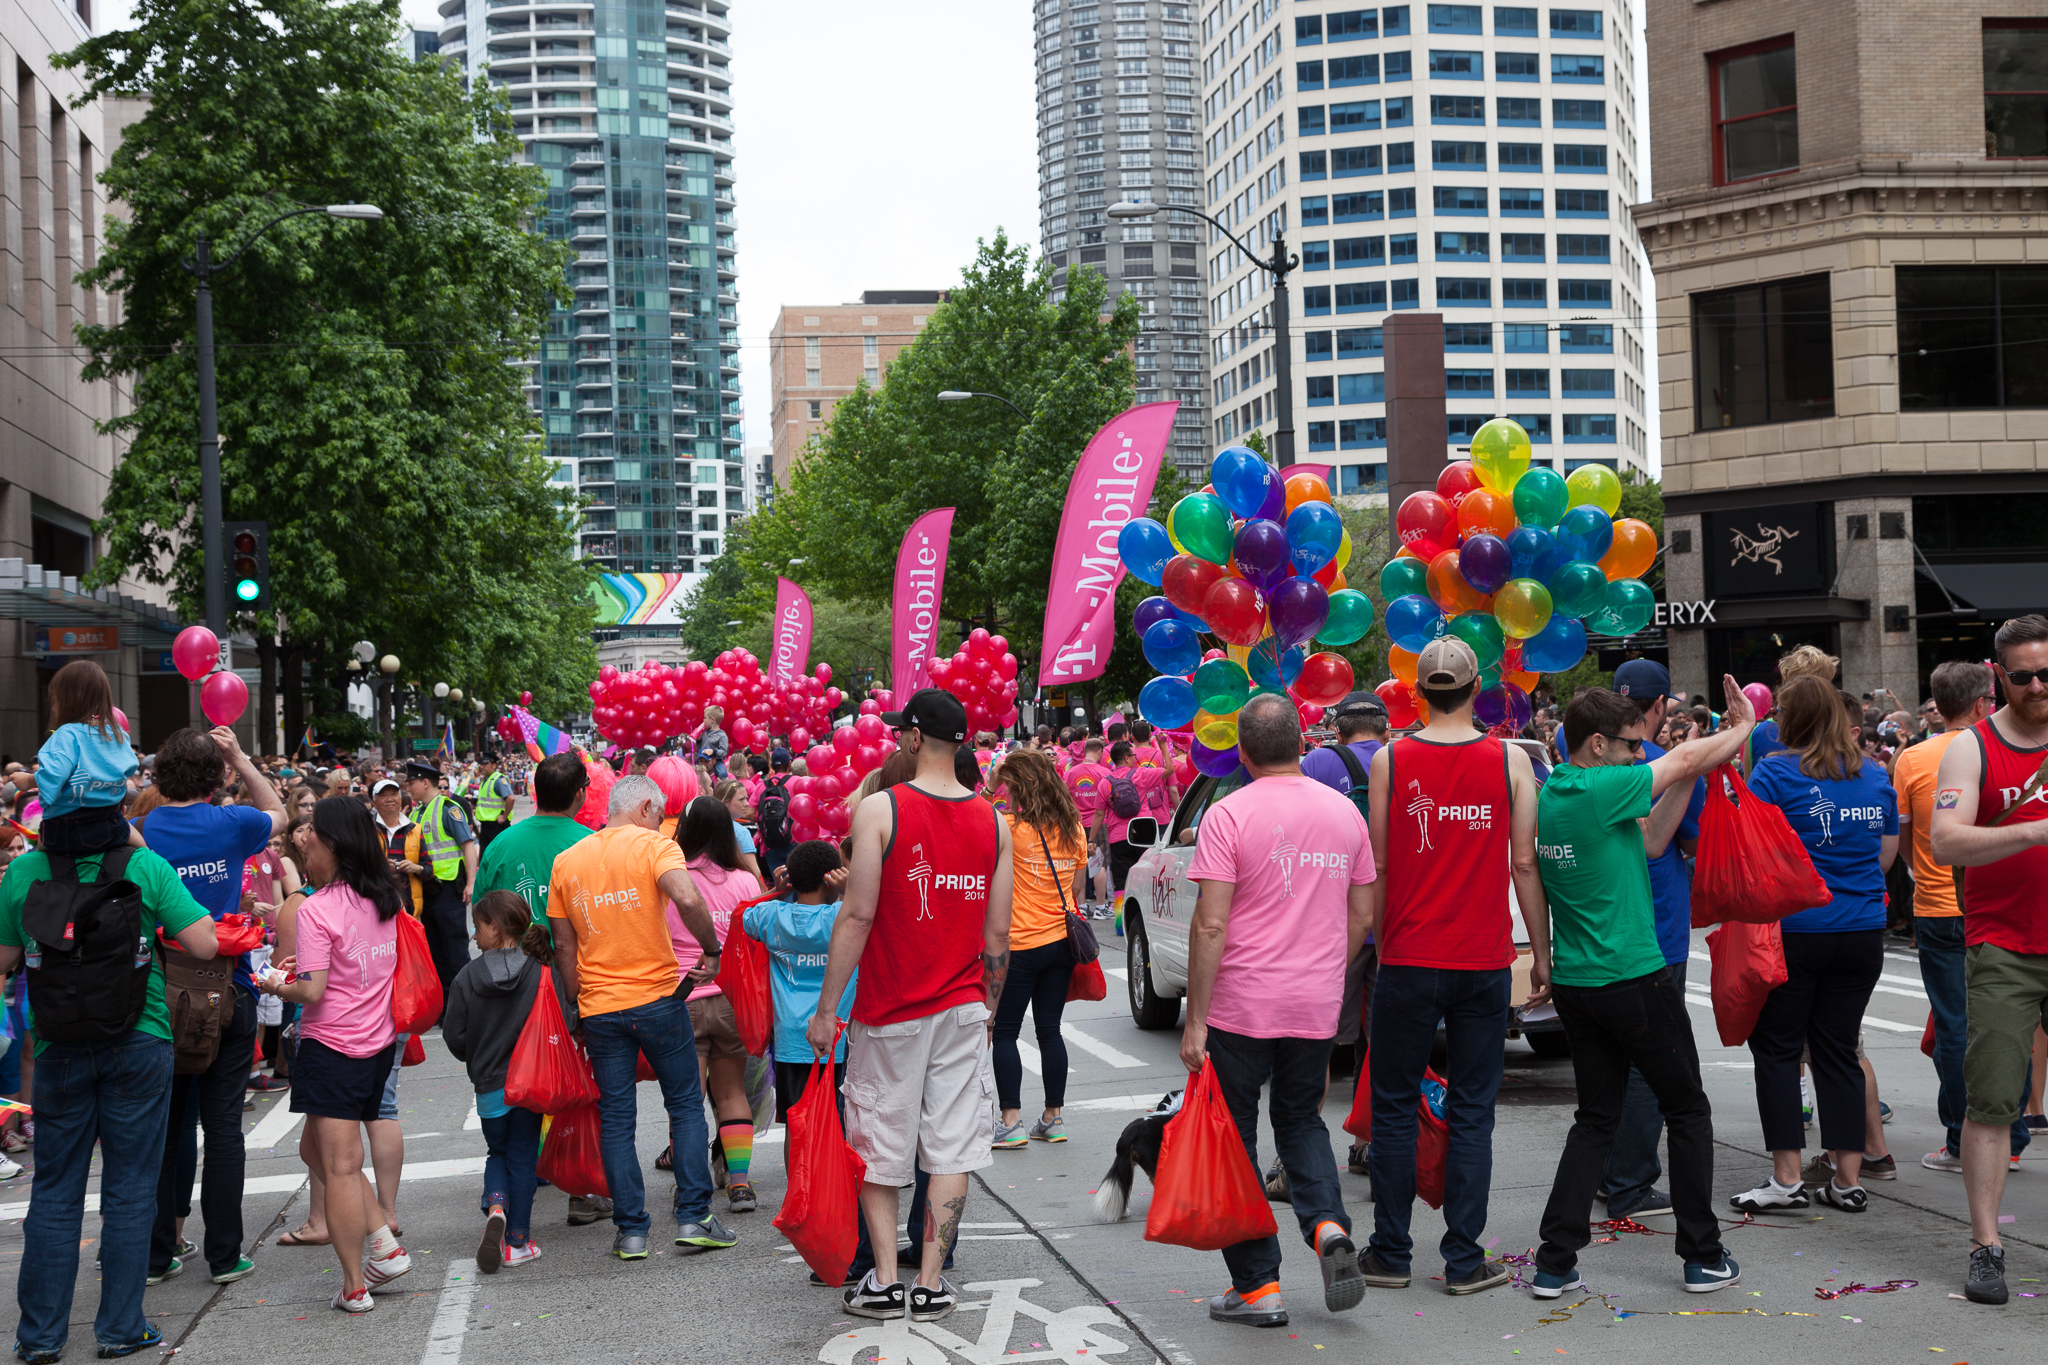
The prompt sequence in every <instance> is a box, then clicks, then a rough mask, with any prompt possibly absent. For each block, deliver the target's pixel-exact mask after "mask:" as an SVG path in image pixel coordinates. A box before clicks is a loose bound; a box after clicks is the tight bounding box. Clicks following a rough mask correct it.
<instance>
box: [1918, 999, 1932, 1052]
mask: <svg viewBox="0 0 2048 1365" xmlns="http://www.w3.org/2000/svg"><path fill="white" fill-rule="evenodd" d="M1920 1051H1921V1052H1923V1053H1925V1054H1926V1055H1927V1056H1929V1057H1932V1056H1933V1055H1934V1011H1933V1010H1929V1011H1927V1031H1926V1032H1924V1033H1922V1034H1921V1035H1920Z"/></svg>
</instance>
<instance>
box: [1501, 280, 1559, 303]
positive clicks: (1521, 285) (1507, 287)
mask: <svg viewBox="0 0 2048 1365" xmlns="http://www.w3.org/2000/svg"><path fill="white" fill-rule="evenodd" d="M1548 290H1549V282H1548V281H1546V280H1540V279H1538V280H1502V281H1501V282H1500V301H1501V303H1502V305H1503V306H1504V307H1508V308H1542V307H1544V306H1545V305H1546V304H1547V303H1548V302H1549V301H1548V299H1547V298H1546V297H1545V295H1546V293H1547V292H1548ZM1557 293H1558V302H1559V303H1562V302H1564V284H1563V282H1562V281H1560V282H1559V284H1558V287H1557Z"/></svg>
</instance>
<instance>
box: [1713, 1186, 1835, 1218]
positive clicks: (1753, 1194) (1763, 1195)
mask: <svg viewBox="0 0 2048 1365" xmlns="http://www.w3.org/2000/svg"><path fill="white" fill-rule="evenodd" d="M1830 1178H1831V1179H1832V1177H1830ZM1809 1202H1810V1201H1809V1200H1808V1199H1807V1197H1806V1191H1805V1189H1803V1188H1802V1187H1800V1186H1799V1185H1780V1184H1779V1183H1778V1182H1777V1180H1775V1179H1766V1180H1765V1181H1764V1183H1763V1184H1761V1185H1759V1186H1757V1187H1756V1188H1755V1189H1753V1190H1749V1191H1747V1192H1746V1193H1743V1194H1738V1195H1736V1196H1735V1197H1734V1198H1732V1199H1730V1200H1729V1201H1728V1207H1730V1208H1732V1209H1734V1210H1735V1211H1736V1212H1737V1213H1797V1212H1798V1211H1799V1210H1801V1209H1803V1208H1805V1207H1806V1206H1807V1204H1808V1203H1809Z"/></svg>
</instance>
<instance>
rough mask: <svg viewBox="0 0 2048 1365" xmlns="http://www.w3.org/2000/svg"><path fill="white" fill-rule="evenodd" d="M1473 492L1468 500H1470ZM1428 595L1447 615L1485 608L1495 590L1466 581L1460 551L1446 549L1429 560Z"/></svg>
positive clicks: (1468, 494)
mask: <svg viewBox="0 0 2048 1365" xmlns="http://www.w3.org/2000/svg"><path fill="white" fill-rule="evenodd" d="M1472 496H1473V495H1472V494H1470V493H1467V494H1466V495H1465V500H1466V501H1467V502H1470V501H1471V500H1472ZM1429 597H1430V600H1431V601H1432V602H1435V603H1436V604H1437V605H1438V606H1439V607H1442V608H1443V609H1444V614H1445V615H1447V616H1456V615H1457V614H1458V613H1460V612H1466V611H1485V610H1487V608H1488V606H1489V604H1490V603H1491V602H1492V601H1493V594H1491V593H1483V592H1481V591H1479V589H1477V588H1475V587H1473V586H1472V585H1471V584H1470V583H1467V582H1466V581H1465V575H1463V574H1461V573H1459V572H1458V552H1457V551H1456V550H1445V551H1444V552H1443V553H1442V554H1440V555H1438V556H1437V557H1436V558H1435V559H1432V560H1431V561H1430V562H1429Z"/></svg>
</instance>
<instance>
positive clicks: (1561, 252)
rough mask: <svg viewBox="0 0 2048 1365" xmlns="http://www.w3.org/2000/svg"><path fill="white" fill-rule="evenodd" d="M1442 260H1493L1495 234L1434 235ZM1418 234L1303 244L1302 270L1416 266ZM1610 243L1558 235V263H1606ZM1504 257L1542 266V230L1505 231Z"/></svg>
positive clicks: (1595, 236)
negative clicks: (1407, 264)
mask: <svg viewBox="0 0 2048 1365" xmlns="http://www.w3.org/2000/svg"><path fill="white" fill-rule="evenodd" d="M1434 237H1435V243H1434V245H1435V248H1436V259H1437V260H1439V261H1452V262H1458V261H1486V260H1491V259H1492V258H1493V235H1492V234H1491V233H1486V232H1439V233H1436V234H1434ZM1416 238H1417V234H1415V233H1413V232H1408V233H1398V234H1396V235H1395V236H1393V237H1338V238H1334V239H1323V240H1318V241H1310V242H1303V243H1302V244H1301V268H1302V269H1303V270H1328V269H1330V268H1331V267H1332V265H1334V266H1335V268H1336V269H1338V270H1345V269H1357V268H1359V267H1362V266H1383V265H1385V264H1387V263H1388V262H1389V261H1390V260H1391V261H1392V262H1393V263H1394V264H1396V265H1399V264H1401V263H1403V262H1413V261H1414V260H1415V259H1416V256H1417V240H1416ZM1609 242H1610V239H1609V238H1608V236H1607V235H1606V234H1604V233H1582V232H1560V233H1558V234H1557V259H1558V260H1559V261H1560V262H1562V261H1586V262H1599V263H1601V264H1603V265H1604V264H1606V263H1607V261H1608V259H1609V256H1608V247H1609ZM1500 258H1501V259H1502V260H1503V261H1517V262H1542V261H1546V260H1548V259H1549V258H1548V257H1547V256H1546V255H1545V254H1544V238H1543V234H1542V233H1540V232H1503V233H1502V234H1501V235H1500Z"/></svg>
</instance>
